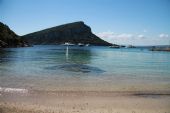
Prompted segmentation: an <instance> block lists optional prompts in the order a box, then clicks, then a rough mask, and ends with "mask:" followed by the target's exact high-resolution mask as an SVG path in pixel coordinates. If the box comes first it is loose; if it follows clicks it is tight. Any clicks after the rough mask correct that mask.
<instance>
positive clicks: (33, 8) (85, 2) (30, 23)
mask: <svg viewBox="0 0 170 113" xmlns="http://www.w3.org/2000/svg"><path fill="white" fill-rule="evenodd" d="M0 21H1V22H3V23H4V24H6V25H8V26H9V27H10V28H11V29H12V30H13V31H14V32H16V33H17V34H18V35H25V34H28V33H31V32H35V31H38V30H42V29H45V28H50V27H54V26H57V25H61V24H65V23H71V22H75V21H84V23H85V24H87V25H88V26H90V27H91V29H92V32H93V33H94V34H96V35H97V36H99V37H100V38H102V39H104V40H106V41H109V42H111V43H115V44H122V45H124V44H125V45H167V44H170V0H0Z"/></svg>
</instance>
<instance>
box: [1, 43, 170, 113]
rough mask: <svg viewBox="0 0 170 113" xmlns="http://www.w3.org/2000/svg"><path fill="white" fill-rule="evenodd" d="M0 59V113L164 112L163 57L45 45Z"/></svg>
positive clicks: (168, 84)
mask: <svg viewBox="0 0 170 113" xmlns="http://www.w3.org/2000/svg"><path fill="white" fill-rule="evenodd" d="M67 52H68V53H67ZM0 55H1V62H0V73H1V74H0V113H170V76H169V75H170V70H169V68H170V60H169V57H170V54H169V53H165V52H152V51H149V50H147V49H144V50H143V51H141V50H140V49H137V48H136V49H128V48H125V49H120V50H117V49H112V48H107V47H69V49H68V51H66V48H65V46H56V45H54V46H51V45H47V46H35V47H30V48H9V49H4V50H3V51H2V53H1V54H0Z"/></svg>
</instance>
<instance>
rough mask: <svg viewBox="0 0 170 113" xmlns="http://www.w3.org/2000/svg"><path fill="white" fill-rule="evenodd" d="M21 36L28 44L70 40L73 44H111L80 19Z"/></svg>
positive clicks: (56, 42)
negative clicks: (95, 33)
mask: <svg viewBox="0 0 170 113" xmlns="http://www.w3.org/2000/svg"><path fill="white" fill-rule="evenodd" d="M23 38H24V39H25V40H26V41H28V42H29V43H30V44H62V43H65V42H70V43H74V44H78V43H83V44H91V45H100V46H101V45H102V46H108V45H111V44H110V43H108V42H106V41H104V40H102V39H100V38H99V37H97V36H96V35H94V34H93V33H92V31H91V28H90V27H89V26H87V25H85V24H84V22H81V21H80V22H74V23H69V24H64V25H60V26H56V27H52V28H48V29H45V30H42V31H38V32H34V33H30V34H27V35H24V36H23Z"/></svg>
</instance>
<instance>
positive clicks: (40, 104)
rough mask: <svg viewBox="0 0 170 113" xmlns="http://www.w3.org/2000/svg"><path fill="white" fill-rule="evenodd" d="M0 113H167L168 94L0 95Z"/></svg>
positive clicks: (169, 105)
mask: <svg viewBox="0 0 170 113" xmlns="http://www.w3.org/2000/svg"><path fill="white" fill-rule="evenodd" d="M0 94H1V95H0V113H170V92H168V91H120V92H119V91H42V90H29V91H28V92H24V93H23V92H9V91H6V92H3V91H1V92H0Z"/></svg>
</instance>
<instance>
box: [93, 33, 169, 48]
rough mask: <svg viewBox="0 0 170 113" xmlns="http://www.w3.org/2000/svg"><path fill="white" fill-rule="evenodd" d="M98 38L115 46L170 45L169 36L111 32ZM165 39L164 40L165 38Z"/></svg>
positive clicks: (101, 34) (99, 34) (98, 34)
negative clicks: (169, 43)
mask: <svg viewBox="0 0 170 113" xmlns="http://www.w3.org/2000/svg"><path fill="white" fill-rule="evenodd" d="M96 35H97V36H99V37H100V38H102V39H103V40H106V41H108V42H110V43H114V44H125V45H131V44H132V45H163V44H168V42H169V40H170V37H169V35H168V34H160V35H159V36H145V35H143V34H130V33H120V34H118V33H114V32H111V31H107V32H101V33H97V34H96ZM163 37H164V38H163Z"/></svg>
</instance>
